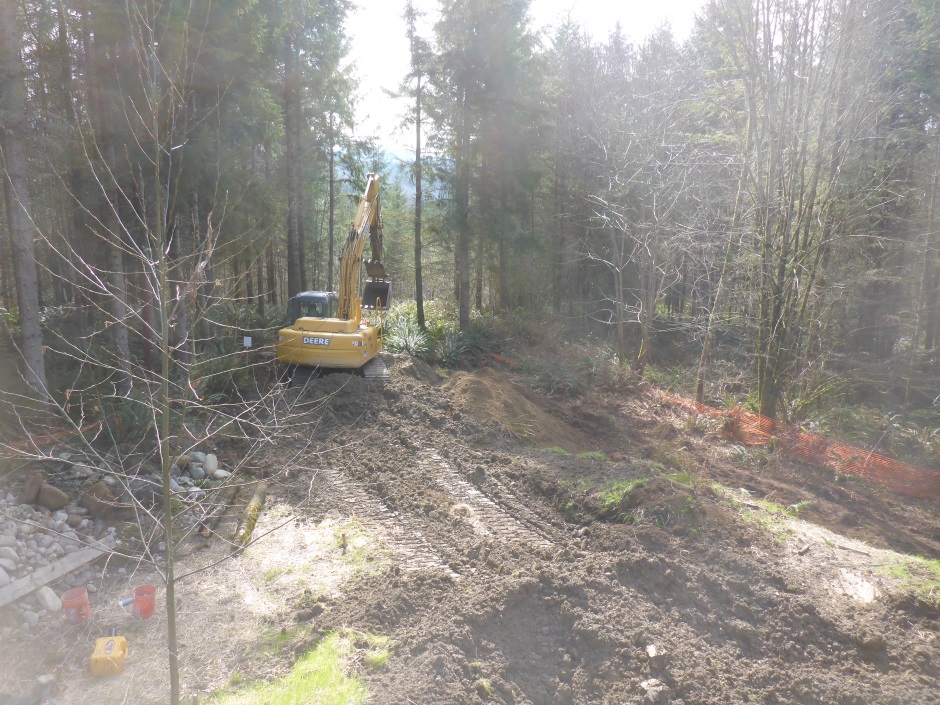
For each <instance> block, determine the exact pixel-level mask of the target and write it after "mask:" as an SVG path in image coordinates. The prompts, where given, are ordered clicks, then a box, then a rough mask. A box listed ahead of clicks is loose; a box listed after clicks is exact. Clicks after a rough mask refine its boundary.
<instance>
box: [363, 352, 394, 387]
mask: <svg viewBox="0 0 940 705" xmlns="http://www.w3.org/2000/svg"><path fill="white" fill-rule="evenodd" d="M362 376H363V377H365V378H366V379H374V380H378V381H380V382H388V381H389V380H390V379H391V377H390V376H389V374H388V366H387V365H386V364H385V360H383V359H382V356H381V355H376V356H375V357H373V358H372V359H371V360H369V361H368V362H367V363H366V364H364V365H363V366H362Z"/></svg>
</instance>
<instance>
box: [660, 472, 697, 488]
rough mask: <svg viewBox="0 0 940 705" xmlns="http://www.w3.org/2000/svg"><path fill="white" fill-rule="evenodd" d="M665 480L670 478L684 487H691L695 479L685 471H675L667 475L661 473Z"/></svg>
mask: <svg viewBox="0 0 940 705" xmlns="http://www.w3.org/2000/svg"><path fill="white" fill-rule="evenodd" d="M663 477H665V478H666V479H667V480H672V481H673V482H677V483H679V484H680V485H683V486H684V487H692V486H693V485H694V484H695V479H694V478H693V477H692V476H691V475H690V474H689V473H687V472H676V473H671V474H669V475H663Z"/></svg>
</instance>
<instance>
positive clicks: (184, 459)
mask: <svg viewBox="0 0 940 705" xmlns="http://www.w3.org/2000/svg"><path fill="white" fill-rule="evenodd" d="M191 462H192V460H191V459H190V457H189V456H188V455H181V456H180V457H178V458H177V459H176V467H178V468H179V469H180V470H181V471H183V472H186V468H188V467H189V464H190V463H191Z"/></svg>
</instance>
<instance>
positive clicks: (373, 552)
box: [333, 521, 388, 574]
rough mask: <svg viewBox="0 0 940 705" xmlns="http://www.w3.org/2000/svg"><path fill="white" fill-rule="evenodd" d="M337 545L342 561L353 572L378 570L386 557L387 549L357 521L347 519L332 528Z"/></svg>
mask: <svg viewBox="0 0 940 705" xmlns="http://www.w3.org/2000/svg"><path fill="white" fill-rule="evenodd" d="M333 537H334V540H335V541H336V545H337V547H339V549H340V550H341V551H342V556H343V562H344V563H346V564H347V565H349V566H350V567H351V568H352V569H353V572H354V573H359V572H362V573H370V574H371V573H372V572H375V571H377V570H380V569H381V568H382V567H383V566H384V564H385V562H386V560H385V559H386V558H387V557H388V554H387V551H385V550H384V549H383V547H382V546H380V545H379V544H378V543H376V541H375V537H374V536H372V535H371V534H369V533H368V532H367V531H366V530H365V528H364V527H363V526H362V524H360V523H359V522H357V521H349V522H346V523H345V524H341V525H339V526H337V527H336V528H335V529H334V530H333Z"/></svg>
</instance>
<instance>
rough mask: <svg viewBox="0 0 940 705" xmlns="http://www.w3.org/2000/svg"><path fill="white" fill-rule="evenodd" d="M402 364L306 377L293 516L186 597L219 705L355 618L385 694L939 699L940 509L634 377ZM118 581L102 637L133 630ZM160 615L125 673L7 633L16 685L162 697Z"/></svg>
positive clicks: (218, 552) (270, 513) (281, 500)
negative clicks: (618, 382)
mask: <svg viewBox="0 0 940 705" xmlns="http://www.w3.org/2000/svg"><path fill="white" fill-rule="evenodd" d="M389 362H390V371H391V381H390V382H388V383H385V384H382V383H375V382H366V381H365V380H363V379H360V378H356V377H350V376H347V375H331V376H327V377H325V378H322V379H320V380H317V381H316V382H314V383H313V384H312V385H311V387H310V388H309V389H307V390H304V391H292V392H291V394H302V395H304V398H305V399H306V400H307V401H309V402H310V410H309V412H308V414H307V416H306V419H307V423H306V424H303V425H298V426H297V427H296V428H295V429H293V432H292V435H291V437H290V438H286V439H282V440H281V441H279V442H278V444H277V446H276V447H271V449H270V451H269V452H268V455H267V460H266V463H265V464H266V465H267V466H268V467H267V470H268V474H269V475H270V480H269V481H270V483H271V495H270V499H269V502H268V510H267V512H266V513H265V515H264V516H263V518H262V521H261V522H260V524H259V528H258V529H257V530H256V531H257V532H259V535H260V534H264V533H265V532H267V531H268V530H271V533H269V534H267V535H266V536H264V538H263V539H261V540H260V541H258V542H257V543H255V544H254V545H253V546H251V547H250V548H249V550H248V551H246V552H245V553H244V554H243V555H241V556H240V557H238V558H237V559H236V560H235V561H234V562H227V563H222V564H220V565H219V566H217V567H215V568H213V569H212V570H210V571H207V572H204V573H200V574H198V575H196V576H193V578H191V579H190V580H189V581H187V582H185V583H184V584H183V586H182V587H181V593H182V594H181V603H180V609H181V611H182V613H183V617H182V624H183V627H182V629H183V641H184V643H185V648H184V654H183V668H184V674H183V680H184V683H185V690H186V692H187V693H189V694H196V693H201V694H202V695H201V698H202V699H201V700H200V702H207V701H208V702H211V696H210V697H207V696H208V694H209V693H212V692H213V691H215V690H217V689H219V688H223V687H226V686H231V685H232V684H233V683H237V682H240V681H243V680H244V679H253V678H261V677H272V676H276V675H278V674H281V673H284V672H285V671H286V670H287V669H288V668H289V666H290V664H291V663H292V661H293V659H294V657H295V655H296V654H298V653H301V652H303V651H304V650H306V649H308V648H310V647H312V646H313V645H314V644H315V643H316V642H317V640H318V639H320V638H321V636H322V635H323V634H324V633H325V632H327V631H328V630H331V629H337V628H352V629H357V630H362V631H368V632H371V633H376V634H382V635H387V636H390V637H392V639H393V640H394V647H393V651H394V653H393V656H392V658H391V659H390V660H389V661H388V662H387V664H385V666H384V667H383V668H379V669H368V668H365V669H363V670H362V671H361V673H360V676H361V677H362V678H363V679H364V681H365V682H366V684H367V686H368V688H369V689H370V691H371V693H372V694H373V699H372V701H373V702H376V703H401V704H402V705H405V704H408V703H421V704H424V703H436V704H450V703H453V704H458V703H459V704H464V703H478V702H479V703H482V702H490V703H516V704H519V705H521V704H524V703H529V704H531V705H542V704H550V703H551V704H554V703H558V704H566V703H572V704H574V703H577V704H588V703H605V704H606V703H609V704H611V705H613V704H616V705H623V704H625V703H647V702H661V703H674V704H678V703H685V704H687V705H689V704H692V703H715V704H717V703H748V702H760V703H794V704H795V703H800V704H801V705H807V704H810V703H819V704H820V705H822V704H826V705H830V704H840V705H849V704H857V705H862V704H866V705H867V704H873V703H886V704H887V703H898V704H900V703H937V702H940V665H938V664H940V641H938V632H940V609H938V606H937V601H936V598H934V597H933V596H932V595H931V594H929V590H928V591H924V590H921V591H918V590H917V589H916V588H917V587H918V585H921V586H922V585H928V582H926V581H927V580H928V577H929V576H928V574H927V573H926V572H923V571H925V570H926V569H925V568H924V567H923V565H922V562H919V561H910V560H908V559H907V558H906V557H905V554H916V555H920V556H924V557H927V558H940V523H938V519H940V512H938V510H937V507H936V506H935V504H933V503H928V502H920V501H914V500H908V499H904V498H899V497H895V496H891V495H889V494H887V493H886V492H884V491H881V490H879V489H878V488H873V487H870V486H866V485H864V484H863V483H860V482H857V481H853V480H846V479H845V478H835V477H833V475H832V474H831V472H829V471H827V470H824V469H820V468H816V467H811V466H807V465H801V464H799V463H795V462H793V461H790V460H786V459H782V458H779V457H776V456H774V455H772V454H769V453H767V452H766V451H762V450H747V449H741V448H735V447H733V446H731V445H729V444H727V443H726V442H724V441H722V440H721V439H720V438H719V437H718V435H717V433H716V432H715V429H710V428H709V427H708V426H707V425H706V424H705V423H703V422H699V421H694V420H690V419H689V418H688V417H687V416H685V415H684V414H681V413H678V412H675V411H673V410H672V409H670V408H667V407H664V406H662V405H661V404H659V403H657V402H656V401H654V400H653V399H652V398H650V397H647V396H644V395H643V394H641V393H639V392H637V393H632V394H606V395H592V396H588V397H585V398H582V399H581V400H579V401H570V400H569V401H559V400H551V399H546V398H542V397H539V396H537V395H535V394H533V393H531V392H529V391H526V388H525V386H524V384H521V383H520V384H513V383H512V381H511V375H510V374H509V372H508V371H505V370H502V371H498V370H485V371H479V372H476V373H460V374H458V375H454V376H453V377H451V378H450V379H449V380H447V381H443V380H440V379H439V378H438V377H437V376H436V375H435V374H434V373H433V372H432V371H431V370H430V369H428V368H427V367H426V366H424V365H422V364H421V363H418V362H415V361H412V360H410V359H408V358H395V359H391V358H390V360H389ZM562 449H564V451H567V453H564V452H562ZM585 451H594V452H585ZM640 479H642V480H644V482H641V483H634V484H632V485H631V484H628V483H632V482H633V481H635V480H640ZM616 483H620V487H621V488H623V487H631V486H632V489H631V490H629V491H628V492H626V493H625V494H623V496H622V497H621V498H619V499H618V498H616V495H615V496H614V497H615V500H614V501H612V500H611V499H610V497H611V495H610V494H608V493H606V492H605V490H606V489H608V488H610V487H611V486H613V485H614V484H616ZM778 506H779V507H784V508H786V507H791V513H790V514H791V515H792V516H791V515H788V514H786V513H783V512H780V511H776V510H775V509H774V508H775V507H778ZM226 550H227V547H225V546H224V545H222V543H221V542H218V541H216V542H210V543H209V545H208V547H200V546H195V547H194V550H193V553H192V555H191V556H189V557H187V558H184V559H183V564H184V566H193V567H195V566H198V565H205V564H207V563H211V562H212V560H213V559H214V558H216V557H221V556H223V555H224V552H225V551H226ZM116 597H118V594H117V589H116V588H115V593H114V594H113V595H110V594H109V595H108V596H107V598H105V597H102V598H101V600H100V601H101V605H102V608H101V610H100V611H99V612H98V614H99V617H97V620H98V621H96V622H94V623H93V625H92V626H91V627H90V628H89V629H90V630H95V629H97V630H98V631H100V630H102V629H104V628H105V627H106V626H109V625H110V624H111V623H115V624H122V622H121V615H120V614H119V613H114V614H110V613H109V612H108V611H107V610H111V611H112V612H113V611H114V610H118V609H120V608H117V607H108V608H106V607H105V605H106V604H111V603H113V602H116V600H115V599H114V598H116ZM109 620H110V621H109ZM151 622H152V623H134V624H132V625H131V627H132V628H133V629H134V630H135V632H134V633H133V634H132V641H131V658H130V659H129V661H128V667H127V669H126V671H125V673H124V674H122V675H121V676H118V677H115V678H114V679H112V680H109V681H100V680H99V681H95V680H94V679H92V678H91V677H90V676H87V675H85V671H84V668H85V663H87V661H86V659H87V653H90V648H87V649H86V648H85V647H86V646H87V644H88V640H89V638H90V637H92V636H95V635H96V634H91V632H90V631H89V633H88V634H78V633H75V632H71V631H69V629H70V628H57V629H50V630H48V631H47V632H46V633H42V634H39V635H36V636H35V637H34V638H32V639H30V640H29V642H28V643H22V642H21V643H18V644H16V645H13V644H4V645H2V647H0V658H2V659H4V661H3V662H4V663H6V664H12V665H13V667H14V669H15V673H16V677H15V678H14V677H13V676H12V675H10V674H8V677H7V678H6V680H5V681H4V680H3V679H0V686H2V685H5V684H7V683H14V684H15V683H23V682H26V679H27V678H28V677H29V676H31V675H32V673H34V672H43V669H48V668H49V667H51V666H53V665H60V664H61V665H62V668H61V672H62V676H63V677H62V680H63V682H64V683H66V685H67V690H66V692H65V693H63V694H62V695H61V696H60V699H61V702H68V703H84V702H97V703H112V702H113V703H120V702H133V703H149V702H153V703H158V702H163V700H162V699H161V697H164V696H162V692H161V689H162V687H163V684H164V683H165V668H164V666H163V661H164V660H165V657H164V656H163V655H162V653H161V650H160V644H161V639H162V637H163V633H164V630H165V624H163V621H162V620H161V619H160V618H159V617H155V618H154V619H153V620H151ZM69 643H72V644H73V648H72V649H71V651H72V652H74V655H73V656H72V657H71V659H65V660H64V661H63V659H62V658H61V657H62V654H63V651H68V650H69V646H68V645H69ZM75 644H78V646H75ZM135 650H136V651H135ZM0 670H2V669H0ZM0 690H3V688H2V687H0ZM164 699H165V697H164Z"/></svg>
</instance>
